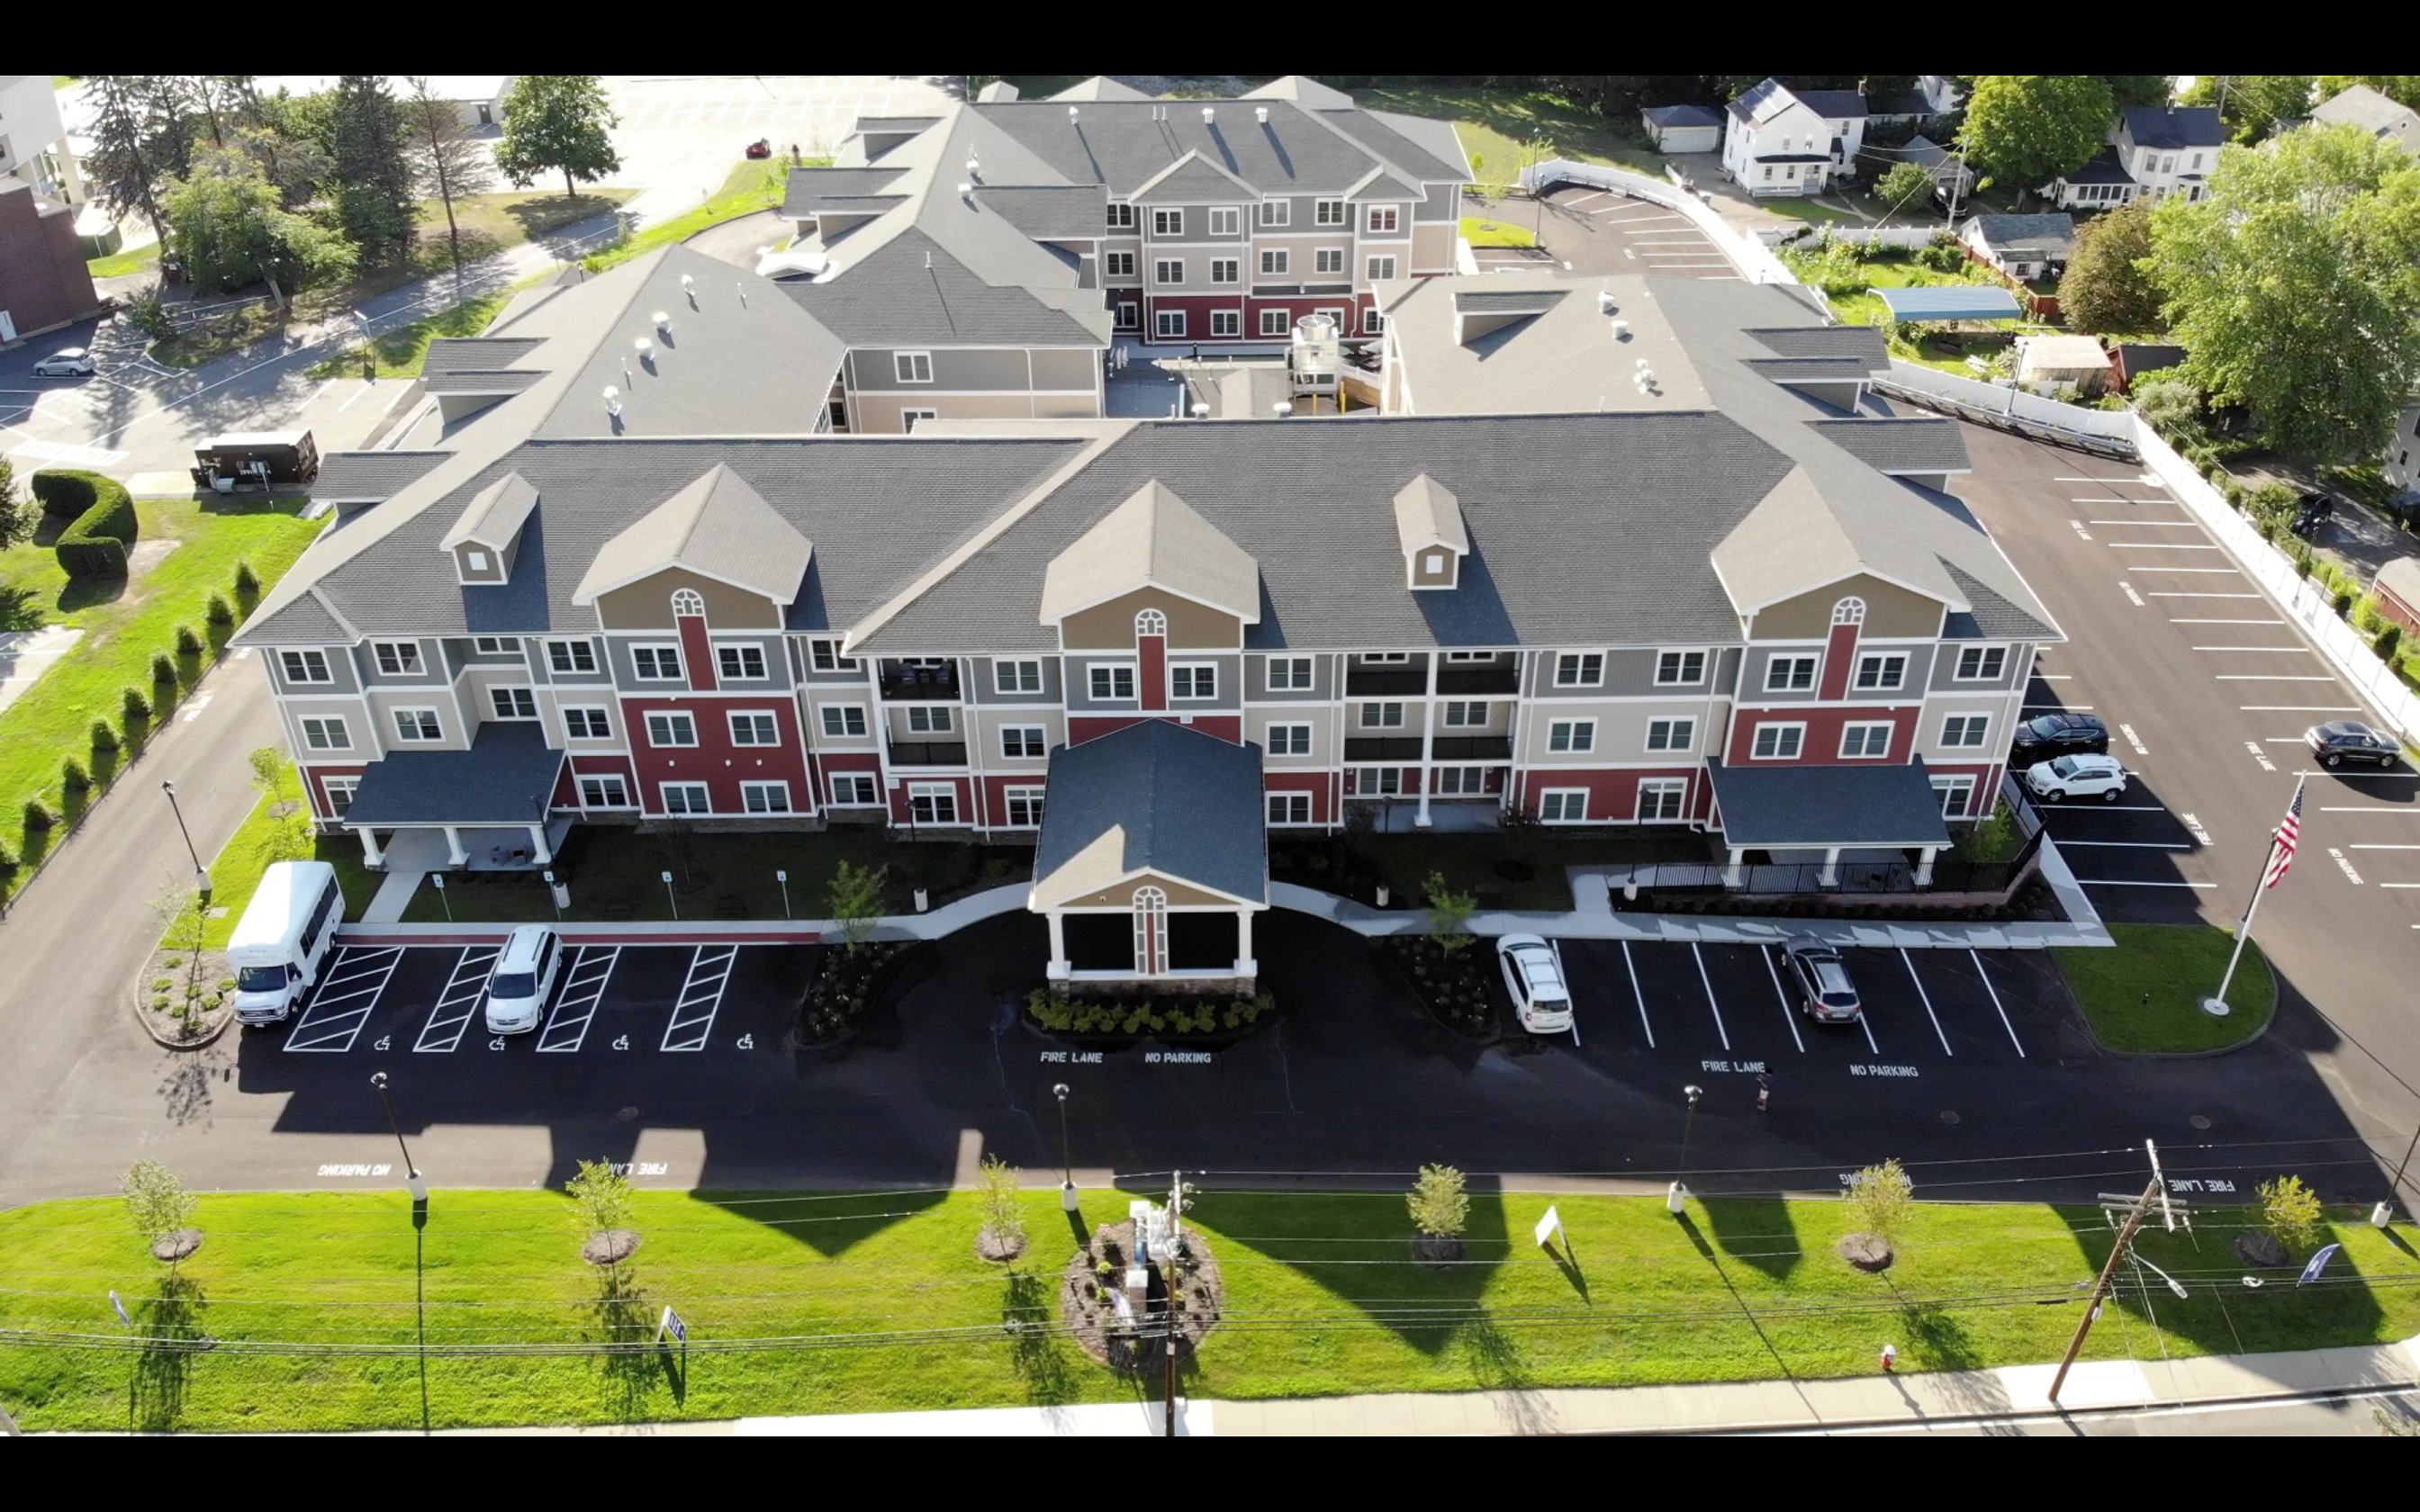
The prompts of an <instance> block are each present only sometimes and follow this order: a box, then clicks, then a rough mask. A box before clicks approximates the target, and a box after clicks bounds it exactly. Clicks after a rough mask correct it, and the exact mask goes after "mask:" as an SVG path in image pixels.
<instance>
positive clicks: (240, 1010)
mask: <svg viewBox="0 0 2420 1512" xmlns="http://www.w3.org/2000/svg"><path fill="white" fill-rule="evenodd" d="M344 921H345V894H344V889H343V888H341V887H337V886H336V869H335V868H334V867H333V866H330V865H329V864H328V863H327V862H325V861H278V862H274V863H272V864H271V866H270V868H269V870H268V871H267V872H263V873H262V874H261V878H260V888H259V890H258V891H256V892H255V893H254V894H253V895H252V902H251V903H248V904H246V905H245V907H244V910H243V918H241V919H240V920H238V921H237V923H236V926H235V938H234V939H233V941H231V942H230V943H229V944H228V946H227V964H228V965H229V966H230V967H232V968H234V971H235V1016H236V1021H237V1022H238V1023H240V1024H275V1023H277V1022H279V1021H280V1020H282V1019H284V1018H286V1017H287V1015H288V1014H290V1013H292V1012H293V1011H294V1005H295V1004H297V1003H300V1002H301V1001H302V995H303V994H304V993H307V992H309V991H310V990H311V984H312V983H313V982H315V981H318V980H319V967H320V966H321V965H323V964H326V962H327V959H328V952H329V951H330V950H332V949H334V948H335V941H336V926H337V925H339V924H341V923H343V922H344Z"/></svg>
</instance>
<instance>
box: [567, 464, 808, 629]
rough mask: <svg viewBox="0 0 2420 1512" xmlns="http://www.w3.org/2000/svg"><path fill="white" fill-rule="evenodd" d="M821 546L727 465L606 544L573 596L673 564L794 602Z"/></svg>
mask: <svg viewBox="0 0 2420 1512" xmlns="http://www.w3.org/2000/svg"><path fill="white" fill-rule="evenodd" d="M813 553H814V547H813V546H812V545H810V544H809V543H808V541H807V538H806V537H805V536H803V535H800V534H799V532H798V531H797V529H796V528H794V527H793V526H792V525H791V524H790V522H789V521H788V520H786V519H783V517H781V516H780V515H779V514H777V513H776V512H775V511H774V509H773V506H772V505H770V504H768V503H767V502H765V496H764V495H762V494H760V493H758V492H757V491H756V490H755V489H754V488H752V487H751V486H749V485H748V483H747V480H745V479H743V478H741V477H740V476H739V474H737V472H734V471H731V469H730V468H729V467H728V466H727V465H725V464H722V463H717V464H715V466H714V468H713V469H712V470H711V471H708V472H706V475H705V476H703V477H701V478H699V479H698V480H697V481H696V482H695V483H692V484H690V486H688V487H686V488H683V489H682V490H681V491H680V492H678V493H676V494H675V495H673V496H672V497H671V498H670V499H667V500H665V501H663V502H662V503H660V504H658V505H657V506H656V507H655V508H654V509H652V510H650V511H648V512H647V513H646V514H645V515H644V516H642V517H640V518H639V519H638V521H637V522H636V523H634V524H632V525H631V526H630V527H629V528H628V530H625V531H624V532H622V533H621V534H619V535H616V536H614V537H613V539H612V540H610V541H608V542H606V543H605V545H604V547H603V548H600V549H599V550H598V551H597V555H596V557H595V558H594V559H593V560H592V561H591V562H590V563H589V566H588V572H587V575H586V576H585V577H583V578H582V579H581V581H580V587H579V588H578V589H577V590H576V591H575V592H574V593H573V594H572V595H571V601H572V602H573V603H575V604H593V603H595V602H596V601H597V595H599V594H607V593H611V592H613V590H614V589H616V588H621V587H624V586H627V585H628V584H630V583H634V582H637V581H638V580H639V579H642V578H647V577H652V576H654V575H655V574H656V573H659V572H661V571H663V570H664V569H665V568H667V567H686V568H687V569H689V570H690V571H691V572H694V573H698V574H701V575H703V576H705V577H708V578H712V579H716V580H717V581H720V582H726V583H729V584H731V585H732V586H733V587H735V588H744V589H747V590H748V591H749V592H751V593H755V594H764V595H765V596H766V597H767V598H769V599H771V600H772V601H773V602H774V603H776V604H783V605H786V604H788V603H790V602H791V601H792V600H793V599H795V598H797V597H798V595H799V582H800V580H801V579H804V578H805V577H806V574H807V563H808V562H809V561H810V560H811V558H812V556H813Z"/></svg>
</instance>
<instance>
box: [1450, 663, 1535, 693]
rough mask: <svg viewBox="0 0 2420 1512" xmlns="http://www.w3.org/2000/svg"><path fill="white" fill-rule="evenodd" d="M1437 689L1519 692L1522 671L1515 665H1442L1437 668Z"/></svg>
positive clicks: (1469, 691) (1470, 691)
mask: <svg viewBox="0 0 2420 1512" xmlns="http://www.w3.org/2000/svg"><path fill="white" fill-rule="evenodd" d="M1437 691H1438V692H1440V693H1518V692H1519V691H1521V672H1520V669H1518V668H1515V667H1441V668H1439V669H1437Z"/></svg>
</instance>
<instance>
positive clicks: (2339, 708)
mask: <svg viewBox="0 0 2420 1512" xmlns="http://www.w3.org/2000/svg"><path fill="white" fill-rule="evenodd" d="M2236 707H2237V708H2238V709H2241V710H2242V711H2243V712H2244V713H2245V714H2359V713H2360V712H2361V710H2360V709H2358V708H2355V707H2354V706H2353V705H2351V704H2350V703H2239V704H2237V705H2236Z"/></svg>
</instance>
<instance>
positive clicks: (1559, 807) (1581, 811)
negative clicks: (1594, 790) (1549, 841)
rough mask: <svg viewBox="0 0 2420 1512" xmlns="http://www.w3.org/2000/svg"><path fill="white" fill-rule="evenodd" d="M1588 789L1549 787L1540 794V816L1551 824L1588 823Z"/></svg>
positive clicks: (1543, 820) (1546, 822)
mask: <svg viewBox="0 0 2420 1512" xmlns="http://www.w3.org/2000/svg"><path fill="white" fill-rule="evenodd" d="M1588 796H1589V795H1588V789H1586V788H1548V789H1547V790H1546V791H1545V792H1544V793H1541V794H1539V795H1538V818H1539V819H1540V820H1541V821H1542V822H1544V823H1545V824H1549V825H1584V824H1587V823H1588Z"/></svg>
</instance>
